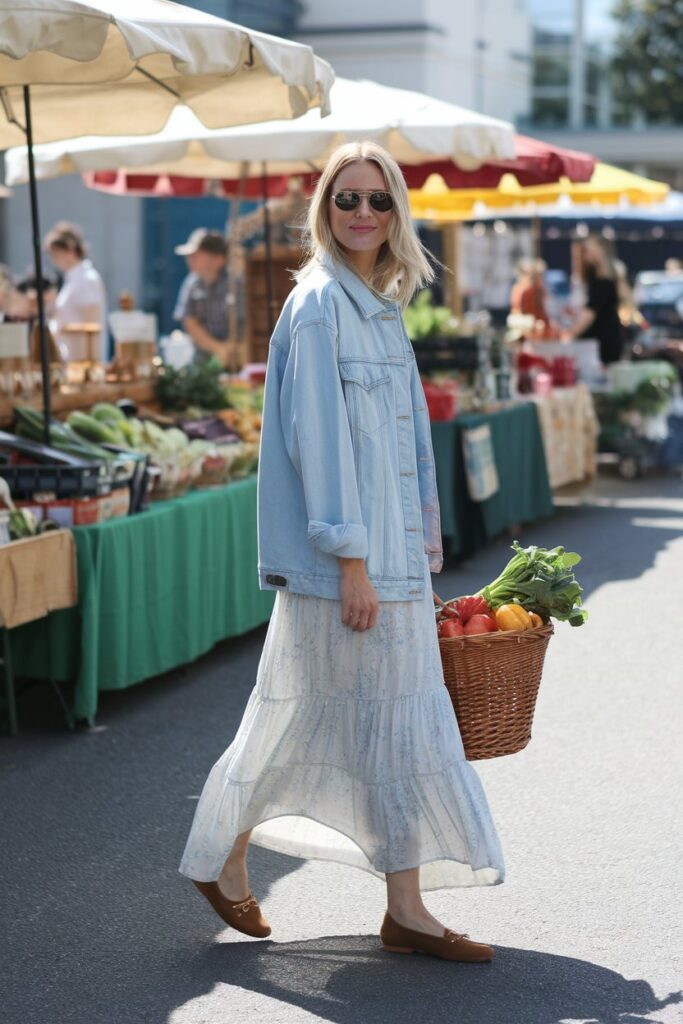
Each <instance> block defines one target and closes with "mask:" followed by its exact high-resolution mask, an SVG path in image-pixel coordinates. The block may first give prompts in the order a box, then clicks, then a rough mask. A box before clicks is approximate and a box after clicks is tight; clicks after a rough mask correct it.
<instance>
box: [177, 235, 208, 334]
mask: <svg viewBox="0 0 683 1024" xmlns="http://www.w3.org/2000/svg"><path fill="white" fill-rule="evenodd" d="M205 234H206V228H197V229H196V230H195V231H193V232H192V234H191V235H190V237H189V238H188V240H187V242H185V243H184V244H183V245H176V247H175V249H174V250H173V251H174V253H175V254H176V256H184V257H185V264H186V266H187V274H186V275H185V277H184V278H183V280H182V282H181V285H180V288H179V289H178V297H177V299H176V302H175V306H174V307H173V319H174V320H177V321H178V323H180V324H181V323H182V322H183V320H184V319H185V308H186V306H187V300H188V298H189V296H190V291H191V290H192V285H193V284H194V283H195V281H197V279H198V275H197V271H196V269H195V268H196V255H197V249H198V248H199V243H200V242H201V240H202V238H203V237H204V235H205Z"/></svg>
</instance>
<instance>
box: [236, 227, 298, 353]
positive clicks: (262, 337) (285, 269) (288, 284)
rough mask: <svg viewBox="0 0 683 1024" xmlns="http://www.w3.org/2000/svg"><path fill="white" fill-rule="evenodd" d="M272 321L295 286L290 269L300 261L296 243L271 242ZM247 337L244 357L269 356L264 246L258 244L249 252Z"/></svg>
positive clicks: (293, 268) (274, 320)
mask: <svg viewBox="0 0 683 1024" xmlns="http://www.w3.org/2000/svg"><path fill="white" fill-rule="evenodd" d="M271 251H272V256H273V309H272V321H273V325H275V322H276V321H277V318H278V317H279V315H280V312H281V310H282V307H283V305H284V303H285V299H286V298H287V296H288V295H289V293H290V292H291V290H292V288H293V287H294V284H295V282H294V280H293V278H292V271H293V270H295V269H296V268H297V267H298V266H299V265H300V263H301V249H300V248H299V247H297V246H287V245H273V246H272V247H271ZM245 334H246V340H247V361H248V362H250V363H265V362H266V361H267V359H268V343H269V342H270V329H269V321H268V279H267V267H266V252H265V246H263V245H258V246H255V247H254V249H252V250H251V252H250V253H249V257H248V260H247V270H246V329H245Z"/></svg>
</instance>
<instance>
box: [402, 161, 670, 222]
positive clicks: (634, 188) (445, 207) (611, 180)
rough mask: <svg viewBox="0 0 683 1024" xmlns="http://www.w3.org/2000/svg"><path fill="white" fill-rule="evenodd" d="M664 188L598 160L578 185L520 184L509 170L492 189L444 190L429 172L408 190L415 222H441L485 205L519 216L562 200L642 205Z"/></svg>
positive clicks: (565, 182) (474, 212)
mask: <svg viewBox="0 0 683 1024" xmlns="http://www.w3.org/2000/svg"><path fill="white" fill-rule="evenodd" d="M668 191H669V186H668V185H666V184H665V183H664V182H661V181H651V180H650V179H649V178H643V177H641V176H640V175H638V174H631V173H630V171H623V170H621V168H620V167H612V166H610V165H609V164H600V163H599V164H596V166H595V170H594V172H593V177H592V178H591V180H590V181H588V182H584V183H582V184H579V183H576V182H572V181H569V179H568V178H561V179H560V180H559V181H558V182H555V183H554V184H552V185H527V186H523V185H520V184H519V182H518V181H517V179H516V178H515V177H514V176H513V175H512V174H504V175H503V177H502V178H501V180H500V184H499V185H498V187H497V188H487V189H478V188H471V189H449V188H448V186H447V185H445V184H444V182H443V180H442V179H441V178H440V177H439V176H438V175H436V174H433V175H431V177H429V178H428V179H427V181H426V182H425V183H424V185H423V186H422V188H421V189H411V190H410V206H411V211H412V214H413V216H414V217H415V218H417V219H418V220H431V221H436V222H438V223H443V224H447V223H453V222H458V221H462V220H471V219H472V218H473V217H476V216H478V215H479V214H483V213H486V212H487V211H486V208H490V209H495V210H503V209H505V210H509V211H511V212H512V211H514V212H515V213H518V214H519V213H522V212H524V209H525V207H528V208H529V211H528V212H529V215H530V216H532V215H533V214H534V212H535V211H534V207H535V206H536V205H544V204H548V203H556V202H558V201H559V200H563V199H566V200H568V201H571V202H572V203H576V204H588V205H590V204H595V205H599V206H610V205H614V206H616V205H619V204H620V203H623V202H626V201H627V202H629V203H630V204H631V205H633V206H646V205H648V204H650V203H658V202H661V201H662V200H663V199H664V198H665V197H666V195H667V193H668Z"/></svg>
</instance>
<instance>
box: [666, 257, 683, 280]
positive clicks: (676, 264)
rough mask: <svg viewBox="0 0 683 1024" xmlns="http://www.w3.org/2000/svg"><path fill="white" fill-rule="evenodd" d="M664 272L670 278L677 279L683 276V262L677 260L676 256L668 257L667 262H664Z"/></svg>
mask: <svg viewBox="0 0 683 1024" xmlns="http://www.w3.org/2000/svg"><path fill="white" fill-rule="evenodd" d="M664 270H665V271H666V273H667V274H669V275H670V276H671V277H679V276H680V275H681V274H683V260H679V259H678V258H677V257H676V256H670V257H669V258H668V260H664Z"/></svg>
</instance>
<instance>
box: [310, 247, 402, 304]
mask: <svg viewBox="0 0 683 1024" xmlns="http://www.w3.org/2000/svg"><path fill="white" fill-rule="evenodd" d="M321 263H322V265H323V266H324V267H325V268H326V269H327V270H328V271H329V272H330V273H331V274H332V275H333V277H335V278H336V279H337V281H339V284H340V285H341V286H342V288H343V289H344V291H345V292H346V294H347V295H348V296H349V298H350V299H352V301H353V302H355V304H356V305H357V306H358V309H359V310H360V312H361V313H362V314H363V316H364V317H365V319H366V320H368V319H369V318H370V317H371V316H375V315H376V314H377V313H383V312H384V311H385V310H386V309H387V307H389V306H393V305H395V303H393V302H391V300H387V301H385V302H383V301H382V299H380V298H379V296H378V295H377V294H376V293H375V292H373V290H372V289H371V288H370V287H369V286H368V285H367V284H365V282H364V281H363V279H362V278H361V277H360V276H359V275H358V274H356V273H354V271H353V270H351V269H350V268H349V267H346V266H345V265H344V264H343V263H340V262H339V260H336V259H335V258H334V256H332V254H331V253H326V254H325V255H324V256H323V257H322V259H321Z"/></svg>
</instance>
